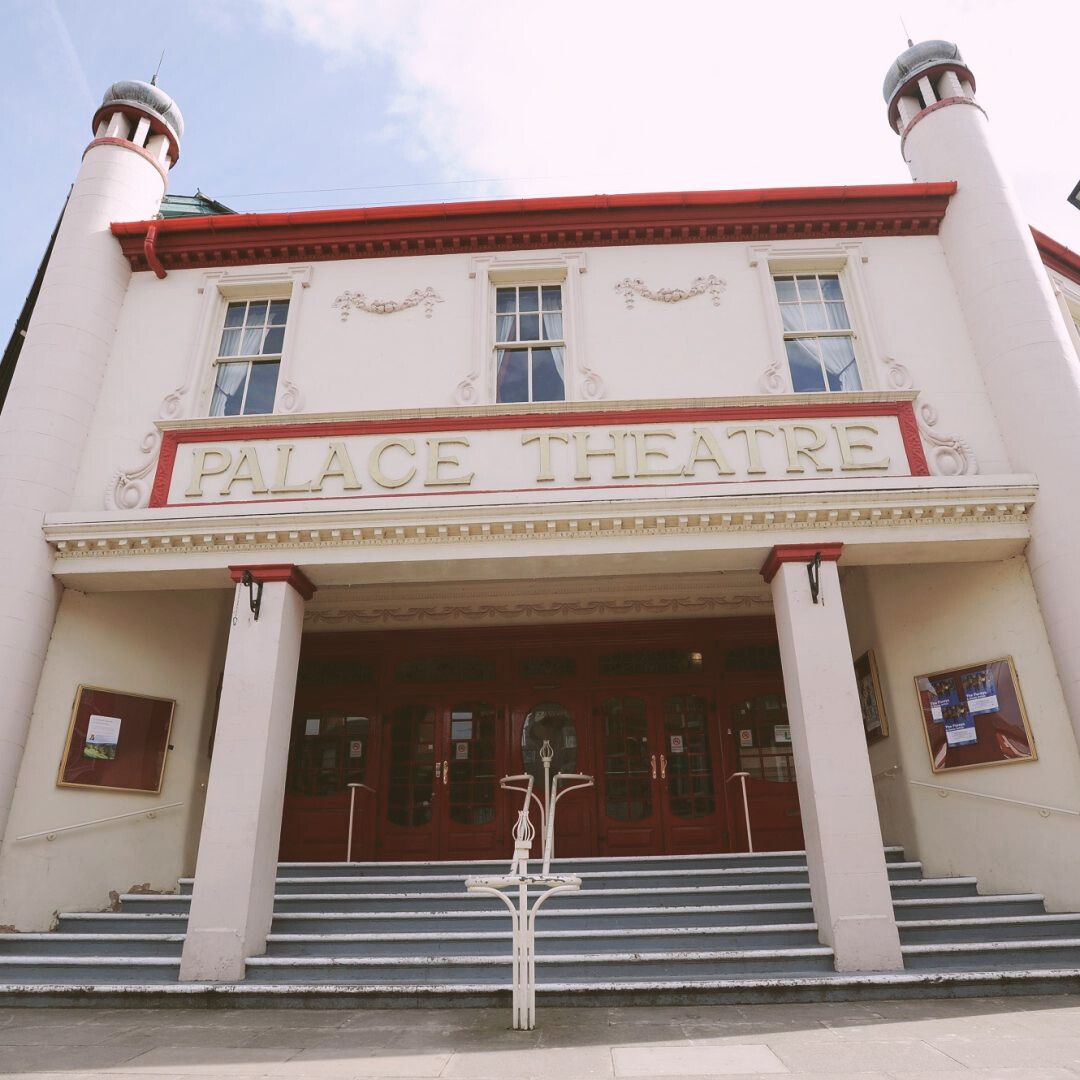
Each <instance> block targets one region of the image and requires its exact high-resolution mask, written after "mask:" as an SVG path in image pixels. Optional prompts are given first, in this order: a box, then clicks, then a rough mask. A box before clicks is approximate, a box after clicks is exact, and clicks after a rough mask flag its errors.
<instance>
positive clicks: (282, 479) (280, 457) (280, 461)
mask: <svg viewBox="0 0 1080 1080" xmlns="http://www.w3.org/2000/svg"><path fill="white" fill-rule="evenodd" d="M295 449H296V447H295V446H294V445H293V444H292V443H279V444H278V448H277V471H276V472H275V473H274V486H273V487H272V488H271V489H270V493H271V494H272V495H297V494H299V493H300V492H308V491H310V490H311V484H310V482H309V483H305V484H290V483H289V462H290V461H291V460H292V452H293V451H294V450H295Z"/></svg>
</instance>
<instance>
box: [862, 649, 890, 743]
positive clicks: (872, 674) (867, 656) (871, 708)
mask: <svg viewBox="0 0 1080 1080" xmlns="http://www.w3.org/2000/svg"><path fill="white" fill-rule="evenodd" d="M855 683H856V685H857V686H858V687H859V708H860V709H861V710H862V722H863V731H865V732H866V742H867V745H872V744H873V743H876V742H877V741H878V740H879V739H884V738H885V737H886V736H887V735H888V734H889V721H888V718H887V717H886V715H885V702H884V700H883V699H882V696H881V681H880V680H879V679H878V669H877V657H876V656H875V655H874V650H873V649H868V650H867V651H866V652H864V653H863V654H862V656H860V657H859V659H858V660H856V661H855Z"/></svg>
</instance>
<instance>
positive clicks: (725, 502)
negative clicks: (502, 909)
mask: <svg viewBox="0 0 1080 1080" xmlns="http://www.w3.org/2000/svg"><path fill="white" fill-rule="evenodd" d="M895 479H896V480H898V481H901V482H902V484H903V485H906V486H901V485H900V484H894V485H887V486H881V485H882V481H880V480H879V481H878V482H877V483H878V486H876V487H874V488H860V489H855V490H850V489H849V490H839V491H838V490H831V489H828V488H825V489H823V490H804V491H800V492H770V493H766V494H760V495H745V494H744V495H736V494H731V495H723V496H712V497H705V498H701V499H678V500H670V501H661V502H650V503H634V502H627V503H626V504H624V505H619V506H613V505H612V504H611V503H610V502H604V503H598V504H584V505H582V504H574V503H567V504H548V505H535V504H533V505H524V506H521V507H517V508H507V507H485V506H479V507H474V508H472V509H471V510H469V511H468V512H462V511H460V510H454V511H451V512H449V513H448V512H447V511H446V510H445V509H443V510H439V509H433V510H429V511H420V510H417V511H411V512H401V511H365V510H336V511H332V510H328V511H322V512H317V513H315V512H312V513H305V514H303V515H298V514H295V513H291V514H290V513H287V512H286V513H276V514H274V513H271V514H263V513H251V514H247V515H242V516H237V515H229V516H227V517H226V516H218V515H200V516H175V517H174V516H168V515H164V516H160V515H161V512H160V511H143V512H142V513H141V515H140V517H139V518H137V519H135V520H130V519H129V520H121V521H100V520H98V521H77V520H75V521H69V522H59V521H55V520H53V521H51V522H49V523H47V524H46V525H45V528H44V534H45V538H46V540H47V541H48V542H49V543H50V544H51V545H52V546H53V547H54V548H55V549H56V552H57V557H58V559H59V560H60V561H63V560H64V559H67V558H76V557H77V558H86V557H92V558H95V559H96V558H102V559H113V558H116V557H120V558H148V557H153V556H154V555H155V554H164V553H169V554H177V553H184V552H192V553H199V554H221V555H223V556H229V555H230V554H232V553H235V552H256V551H262V552H273V551H277V552H281V553H282V554H285V553H286V552H290V551H297V550H306V551H314V550H318V549H335V548H349V547H353V548H356V547H387V546H401V545H418V544H421V545H446V544H462V543H466V544H477V543H480V544H491V543H496V544H505V543H522V542H525V543H534V542H536V541H543V540H564V541H565V540H570V541H574V540H579V539H585V538H589V539H594V538H598V537H607V538H610V537H622V538H625V537H658V536H659V537H665V536H676V535H680V534H696V533H712V534H721V533H750V534H753V533H762V532H776V531H782V532H791V533H792V534H793V541H792V542H796V541H795V540H794V536H796V535H798V534H799V533H802V532H807V531H820V530H822V529H827V530H829V531H830V532H834V531H837V530H842V531H844V532H850V531H852V530H866V529H890V530H895V529H902V530H904V531H905V532H908V533H910V537H909V538H910V539H912V540H917V539H918V531H919V530H920V529H921V528H925V527H926V526H945V527H957V526H965V527H968V528H970V527H971V526H985V527H987V529H988V530H990V531H993V529H992V527H993V526H997V525H1008V526H1015V525H1021V526H1023V527H1024V528H1025V529H1026V528H1027V516H1028V511H1029V509H1030V507H1031V506H1032V504H1033V503H1034V501H1035V495H1036V488H1035V486H1034V484H1033V483H1031V482H1030V481H1029V482H1018V483H1015V484H999V485H989V484H987V485H977V484H971V483H965V482H962V481H961V482H958V483H953V484H949V483H942V482H938V483H936V484H933V485H930V484H926V483H925V482H923V483H920V482H919V479H918V478H912V479H909V478H907V477H897V478H895ZM230 561H232V562H235V559H232V560H230Z"/></svg>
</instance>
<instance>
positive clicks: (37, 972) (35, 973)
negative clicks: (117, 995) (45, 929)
mask: <svg viewBox="0 0 1080 1080" xmlns="http://www.w3.org/2000/svg"><path fill="white" fill-rule="evenodd" d="M179 972H180V958H179V957H171V956H32V955H31V956H25V955H23V956H0V984H2V983H36V984H38V985H42V984H53V983H64V984H69V985H70V984H72V983H76V984H80V985H85V986H94V985H98V984H109V985H116V984H124V983H174V982H176V981H177V976H178V975H179Z"/></svg>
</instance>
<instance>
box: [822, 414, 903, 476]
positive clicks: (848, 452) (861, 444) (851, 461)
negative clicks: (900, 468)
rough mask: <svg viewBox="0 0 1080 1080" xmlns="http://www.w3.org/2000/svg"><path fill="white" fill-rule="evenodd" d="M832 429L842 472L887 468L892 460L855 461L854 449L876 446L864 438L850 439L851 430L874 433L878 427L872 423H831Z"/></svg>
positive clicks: (869, 448) (873, 447)
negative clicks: (838, 448) (837, 446)
mask: <svg viewBox="0 0 1080 1080" xmlns="http://www.w3.org/2000/svg"><path fill="white" fill-rule="evenodd" d="M833 431H835V432H836V442H837V444H838V445H839V447H840V468H841V470H842V471H844V472H851V471H853V470H855V469H887V468H888V467H889V465H890V464H891V462H892V459H891V458H884V459H882V460H879V461H856V460H855V451H856V450H874V449H876V447H875V446H874V444H873V443H872V442H866V441H865V440H862V439H860V440H855V439H852V437H851V433H852V432H853V431H865V432H868V433H869V434H871V435H876V434H877V433H878V429H877V428H876V427H874V426H873V425H872V424H833Z"/></svg>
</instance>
